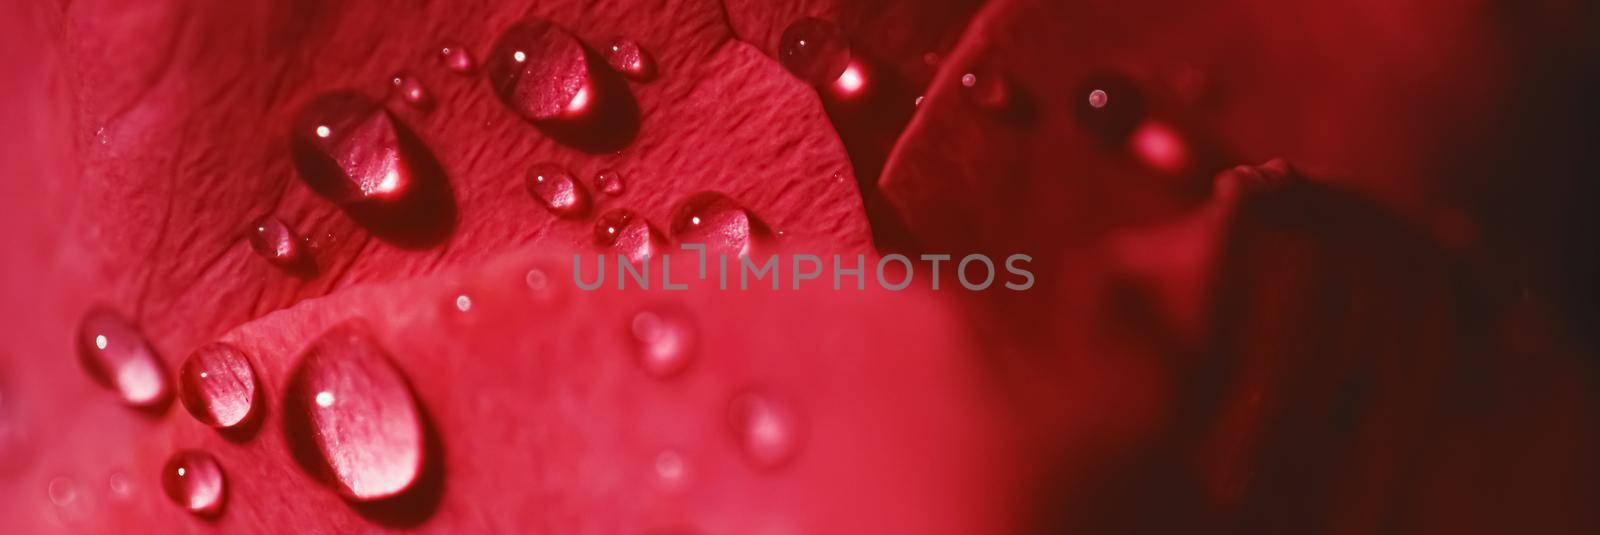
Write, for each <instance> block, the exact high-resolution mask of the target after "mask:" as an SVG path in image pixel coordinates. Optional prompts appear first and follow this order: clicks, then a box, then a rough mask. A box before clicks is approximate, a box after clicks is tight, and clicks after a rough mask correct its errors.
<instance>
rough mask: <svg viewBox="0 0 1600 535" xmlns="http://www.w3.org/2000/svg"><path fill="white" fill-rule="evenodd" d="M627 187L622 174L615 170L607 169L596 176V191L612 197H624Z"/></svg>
mask: <svg viewBox="0 0 1600 535" xmlns="http://www.w3.org/2000/svg"><path fill="white" fill-rule="evenodd" d="M626 186H627V185H626V184H624V183H623V179H622V173H620V172H618V171H615V170H611V169H607V170H604V171H601V172H600V173H598V174H596V175H595V176H594V187H595V189H598V190H600V193H604V194H606V195H608V196H611V197H616V196H618V195H622V193H623V191H625V190H626Z"/></svg>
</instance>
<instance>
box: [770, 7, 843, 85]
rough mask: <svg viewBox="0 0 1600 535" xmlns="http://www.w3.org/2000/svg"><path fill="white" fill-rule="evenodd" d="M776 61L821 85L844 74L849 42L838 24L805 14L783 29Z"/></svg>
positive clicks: (808, 80)
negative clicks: (805, 15)
mask: <svg viewBox="0 0 1600 535" xmlns="http://www.w3.org/2000/svg"><path fill="white" fill-rule="evenodd" d="M778 61H779V62H780V63H782V64H783V68H785V69H788V70H789V72H790V73H791V74H794V76H795V77H796V78H799V79H800V80H802V81H804V82H806V83H808V84H811V85H813V86H818V87H820V86H823V85H826V84H828V83H830V82H833V81H834V80H836V79H838V78H839V75H840V74H843V73H844V70H845V67H846V66H847V65H848V64H849V63H850V42H849V41H848V40H846V39H845V37H844V33H842V32H840V31H839V26H838V25H836V24H834V23H832V22H828V21H826V20H822V19H818V18H814V17H805V18H802V19H800V20H796V21H794V22H793V23H791V24H789V27H788V28H785V29H784V30H783V36H782V37H781V38H780V39H779V41H778Z"/></svg>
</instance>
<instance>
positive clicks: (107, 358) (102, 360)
mask: <svg viewBox="0 0 1600 535" xmlns="http://www.w3.org/2000/svg"><path fill="white" fill-rule="evenodd" d="M78 357H79V361H80V362H81V363H82V364H83V367H84V369H85V370H87V371H88V372H89V376H90V377H92V378H93V379H94V380H95V381H96V382H99V383H100V384H101V385H104V386H107V387H110V388H112V389H113V390H116V391H117V394H118V395H119V396H121V398H122V401H123V402H124V403H127V404H128V405H132V406H134V407H140V408H155V407H159V406H161V405H163V404H165V403H166V402H167V400H168V399H169V397H170V396H171V388H170V387H169V386H168V385H167V371H166V368H165V366H163V365H162V363H161V358H160V357H159V356H157V355H156V352H155V350H154V349H152V348H151V347H150V343H149V341H148V340H146V339H145V336H144V333H143V332H140V331H139V329H138V327H135V326H134V325H133V323H131V322H129V321H128V320H127V319H126V318H124V317H122V315H121V314H118V313H116V312H113V311H111V310H110V309H106V308H95V309H93V310H90V311H89V312H88V313H87V314H84V316H83V320H82V321H81V323H79V325H78Z"/></svg>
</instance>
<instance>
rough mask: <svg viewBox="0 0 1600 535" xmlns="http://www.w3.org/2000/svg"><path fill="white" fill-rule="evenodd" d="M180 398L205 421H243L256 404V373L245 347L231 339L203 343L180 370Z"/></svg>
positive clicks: (222, 423) (230, 424)
mask: <svg viewBox="0 0 1600 535" xmlns="http://www.w3.org/2000/svg"><path fill="white" fill-rule="evenodd" d="M178 392H179V400H180V401H182V402H183V408H185V409H188V410H189V414H192V415H194V418H195V419H196V420H200V422H201V423H204V424H206V425H209V426H211V427H217V428H229V427H234V426H236V425H239V424H240V423H242V422H244V421H245V419H246V418H248V417H249V416H250V414H251V412H252V409H254V408H255V401H256V374H255V371H254V370H252V369H251V367H250V360H249V358H247V357H246V356H245V354H244V351H242V350H240V349H239V348H237V347H234V346H233V345H232V344H229V343H227V342H214V343H211V344H206V345H204V346H201V347H200V349H196V350H195V351H194V353H192V354H190V355H189V359H188V360H185V361H184V362H183V367H182V368H181V369H179V371H178Z"/></svg>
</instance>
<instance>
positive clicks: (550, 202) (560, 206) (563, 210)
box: [528, 163, 589, 219]
mask: <svg viewBox="0 0 1600 535" xmlns="http://www.w3.org/2000/svg"><path fill="white" fill-rule="evenodd" d="M528 193H529V194H531V195H533V198H534V199H537V200H538V201H539V203H540V204H543V205H544V207H545V208H546V209H549V210H550V213H552V214H555V216H556V217H562V218H568V219H571V218H578V217H583V215H584V214H585V213H587V212H588V211H589V194H588V193H587V192H586V191H585V190H584V189H583V185H581V184H579V183H578V181H577V180H573V178H572V174H571V173H568V172H567V170H566V169H564V168H562V167H561V166H559V165H556V164H553V163H541V164H538V165H535V166H533V169H530V170H529V171H528Z"/></svg>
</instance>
